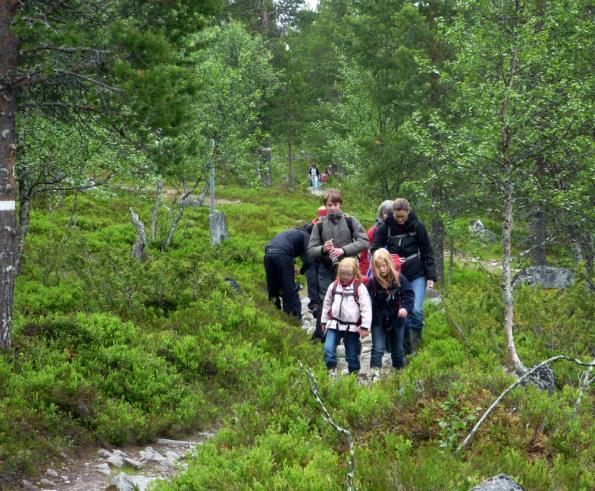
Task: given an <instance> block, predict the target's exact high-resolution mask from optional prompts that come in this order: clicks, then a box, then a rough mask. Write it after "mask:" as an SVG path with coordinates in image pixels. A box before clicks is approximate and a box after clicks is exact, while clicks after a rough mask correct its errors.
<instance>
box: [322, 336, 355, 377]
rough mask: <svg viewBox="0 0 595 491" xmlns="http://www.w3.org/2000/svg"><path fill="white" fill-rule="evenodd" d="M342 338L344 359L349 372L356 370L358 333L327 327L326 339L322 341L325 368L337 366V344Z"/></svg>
mask: <svg viewBox="0 0 595 491" xmlns="http://www.w3.org/2000/svg"><path fill="white" fill-rule="evenodd" d="M341 338H343V344H344V345H345V360H347V368H348V370H349V373H353V372H357V371H358V370H359V369H360V364H359V333H358V332H348V331H339V330H337V329H327V331H326V341H325V342H324V361H325V362H326V367H327V368H336V367H337V345H338V344H339V341H340V339H341Z"/></svg>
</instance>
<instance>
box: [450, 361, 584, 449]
mask: <svg viewBox="0 0 595 491" xmlns="http://www.w3.org/2000/svg"><path fill="white" fill-rule="evenodd" d="M558 360H567V361H571V362H573V363H576V364H577V365H581V366H585V367H591V368H592V367H593V366H595V360H594V361H592V362H591V363H587V362H584V361H580V360H577V359H575V358H571V357H570V356H566V355H557V356H554V357H552V358H549V359H548V360H545V361H542V362H541V363H540V364H539V365H535V366H534V367H533V368H531V369H530V370H527V371H526V372H525V373H523V375H521V376H520V377H519V378H518V379H517V380H516V382H515V383H514V384H512V385H510V386H509V387H507V388H506V390H505V391H504V392H502V394H500V395H499V396H498V398H497V399H496V400H495V401H494V402H493V403H492V405H491V406H490V407H489V408H488V409H487V410H486V412H485V413H483V415H482V417H481V418H479V421H478V422H477V423H475V426H474V427H473V429H472V430H471V431H470V432H469V434H468V435H467V436H466V437H465V439H464V440H463V442H462V443H461V444H460V445H459V446H458V447H457V449H456V450H455V453H458V452H460V451H461V450H462V449H464V448H465V447H466V446H467V444H468V443H469V442H470V441H471V439H472V438H473V437H474V436H475V433H477V430H478V429H479V427H480V426H481V425H482V424H483V422H484V421H485V420H486V419H487V417H488V416H489V415H490V414H491V413H492V411H493V410H494V409H495V408H496V406H497V405H498V404H499V403H500V401H501V400H502V399H504V397H505V396H506V395H507V394H508V393H509V392H510V391H511V390H512V389H514V388H515V387H516V386H517V385H519V384H521V383H522V382H523V380H525V379H526V378H527V377H528V376H529V375H531V374H532V373H534V372H536V371H537V370H539V369H540V368H541V367H544V366H547V365H549V364H550V363H554V362H555V361H558Z"/></svg>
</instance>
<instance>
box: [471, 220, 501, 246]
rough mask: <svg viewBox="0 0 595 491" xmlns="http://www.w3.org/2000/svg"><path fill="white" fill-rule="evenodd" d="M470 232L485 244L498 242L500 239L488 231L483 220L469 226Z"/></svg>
mask: <svg viewBox="0 0 595 491" xmlns="http://www.w3.org/2000/svg"><path fill="white" fill-rule="evenodd" d="M469 232H471V234H473V235H475V236H476V237H478V238H479V239H481V240H483V241H485V242H492V243H493V242H496V240H498V237H497V236H496V234H495V233H494V232H492V231H491V230H490V229H488V228H487V227H486V226H485V225H484V224H483V223H481V220H475V221H473V222H472V223H471V225H469Z"/></svg>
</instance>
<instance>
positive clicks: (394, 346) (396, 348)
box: [370, 317, 405, 368]
mask: <svg viewBox="0 0 595 491" xmlns="http://www.w3.org/2000/svg"><path fill="white" fill-rule="evenodd" d="M389 327H390V329H389V330H387V329H385V328H384V327H382V326H381V325H380V323H376V322H375V323H374V324H372V355H371V357H370V368H374V367H377V368H380V367H381V366H382V356H383V355H384V348H385V347H386V340H387V338H388V339H389V340H390V354H391V358H392V364H393V367H394V368H403V367H404V366H405V350H404V348H403V333H404V331H405V323H404V322H403V319H399V318H397V317H395V319H392V320H391V321H390V322H389Z"/></svg>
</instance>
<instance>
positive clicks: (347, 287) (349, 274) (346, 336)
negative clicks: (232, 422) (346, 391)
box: [321, 257, 372, 376]
mask: <svg viewBox="0 0 595 491" xmlns="http://www.w3.org/2000/svg"><path fill="white" fill-rule="evenodd" d="M321 322H322V332H323V333H325V334H326V340H325V343H324V360H325V362H326V367H327V368H328V369H329V372H330V374H331V376H336V375H337V345H338V344H339V341H340V340H341V339H343V344H344V345H345V359H346V361H347V369H348V370H349V373H350V374H357V373H358V372H359V369H360V361H359V351H360V349H359V347H360V344H359V339H360V337H362V338H364V337H366V336H367V335H368V334H369V332H370V326H371V324H372V305H371V302H370V295H369V294H368V290H367V289H366V287H365V285H364V284H363V283H362V276H361V274H360V272H359V268H358V264H357V259H355V258H353V257H347V258H345V259H343V260H342V261H341V262H340V263H339V266H338V269H337V279H336V280H335V281H334V282H333V283H331V284H330V286H329V288H328V290H327V291H326V296H325V297H324V303H323V305H322V317H321Z"/></svg>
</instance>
